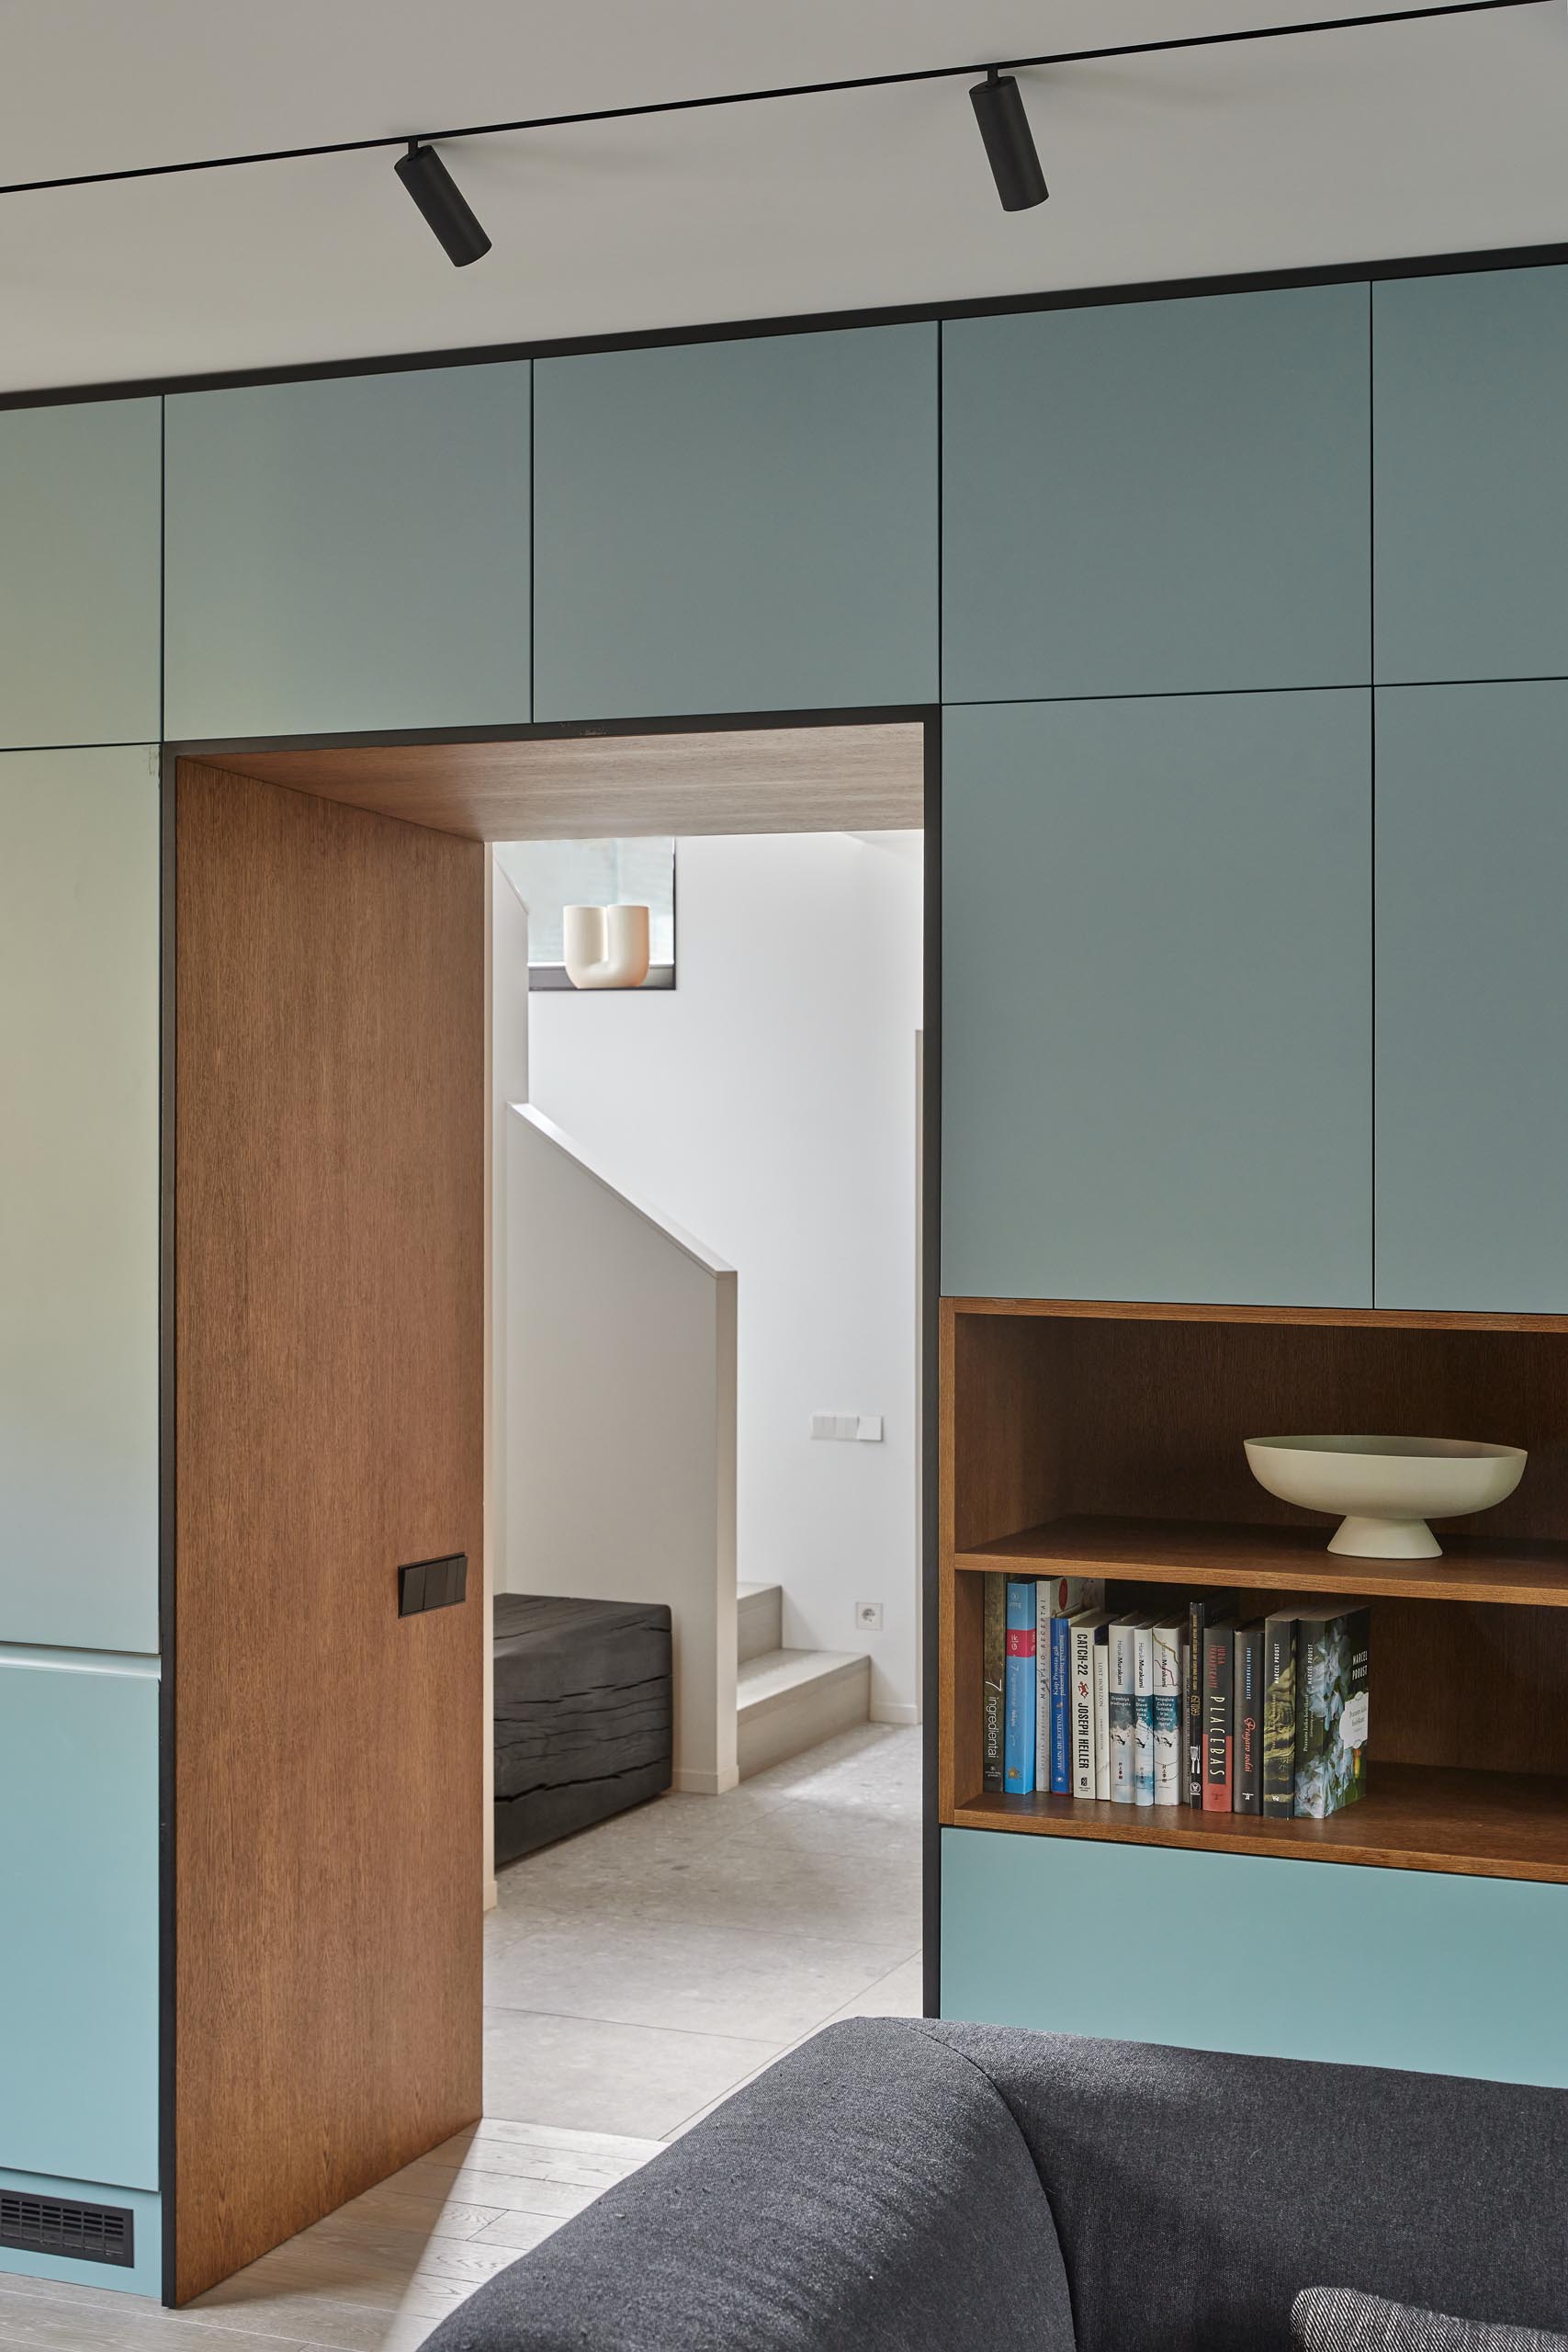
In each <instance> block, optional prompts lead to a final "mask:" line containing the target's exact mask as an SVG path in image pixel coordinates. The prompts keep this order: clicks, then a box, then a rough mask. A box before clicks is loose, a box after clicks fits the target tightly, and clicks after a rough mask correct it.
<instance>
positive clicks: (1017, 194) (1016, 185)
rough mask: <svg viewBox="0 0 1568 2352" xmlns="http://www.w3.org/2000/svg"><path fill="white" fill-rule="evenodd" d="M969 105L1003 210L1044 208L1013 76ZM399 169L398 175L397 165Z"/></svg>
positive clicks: (1000, 78) (995, 82) (996, 77)
mask: <svg viewBox="0 0 1568 2352" xmlns="http://www.w3.org/2000/svg"><path fill="white" fill-rule="evenodd" d="M969 103H970V105H971V106H972V107H974V109H975V119H976V122H977V123H978V124H979V126H980V136H981V138H982V139H983V140H984V141H985V142H986V160H987V163H988V164H990V167H991V177H992V178H993V179H994V180H995V181H996V184H997V194H998V196H999V197H1000V198H1001V200H1002V210H1003V211H1004V212H1027V211H1028V209H1029V208H1030V206H1031V205H1032V204H1043V203H1044V201H1045V198H1047V196H1049V194H1050V192H1051V191H1050V189H1049V188H1048V187H1046V185H1045V175H1044V173H1043V171H1042V170H1041V168H1040V158H1039V156H1038V155H1037V154H1036V153H1035V152H1034V136H1033V133H1032V131H1031V130H1030V128H1029V117H1028V116H1027V115H1026V114H1025V112H1024V110H1023V93H1022V92H1021V90H1020V88H1019V86H1018V84H1017V83H1016V82H1015V81H1014V80H1013V78H1012V75H1011V74H998V71H997V69H996V67H995V66H994V65H993V66H992V68H991V71H990V74H989V77H988V78H987V80H986V81H984V82H976V84H975V85H974V87H973V89H972V90H971V91H970V93H969ZM398 169H399V170H400V171H401V169H402V165H401V164H399V166H398Z"/></svg>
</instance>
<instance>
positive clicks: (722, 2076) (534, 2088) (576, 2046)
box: [464, 2009, 771, 2203]
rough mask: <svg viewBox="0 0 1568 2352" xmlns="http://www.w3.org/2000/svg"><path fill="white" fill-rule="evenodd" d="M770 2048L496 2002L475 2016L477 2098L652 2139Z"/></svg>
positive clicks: (499, 2107)
mask: <svg viewBox="0 0 1568 2352" xmlns="http://www.w3.org/2000/svg"><path fill="white" fill-rule="evenodd" d="M770 2054H771V2052H770V2050H769V2046H768V2044H767V2043H766V2042H761V2043H760V2042H756V2041H741V2040H739V2039H737V2038H734V2037H731V2036H726V2035H722V2034H710V2033H676V2032H671V2030H669V2029H668V2028H661V2027H653V2026H638V2025H609V2024H605V2023H604V2022H603V2021H602V2020H600V2019H598V2018H571V2017H536V2016H533V2015H531V2014H530V2013H529V2012H528V2011H526V2010H523V2009H498V2010H495V2011H493V2012H491V2015H490V2017H489V2018H487V2020H486V2026H485V2106H486V2109H488V2111H489V2112H490V2113H491V2115H502V2116H513V2117H515V2118H516V2119H517V2120H519V2121H521V2122H525V2123H553V2122H557V2121H561V2122H565V2121H567V2120H570V2121H572V2122H574V2123H581V2124H582V2125H584V2126H586V2127H588V2128H590V2129H592V2130H594V2131H628V2132H635V2133H637V2134H638V2135H639V2136H642V2137H645V2138H648V2139H650V2140H658V2139H662V2138H663V2136H664V2134H665V2132H666V2131H670V2130H671V2128H672V2126H673V2125H674V2124H676V2123H678V2122H679V2121H680V2120H681V2118H682V2115H687V2114H689V2113H690V2112H691V2109H692V2108H693V2107H694V2105H697V2104H699V2103H700V2102H701V2101H703V2100H704V2099H709V2098H717V2097H718V2096H719V2094H720V2093H721V2092H722V2091H725V2090H728V2088H729V2087H730V2086H731V2085H732V2084H735V2083H738V2082H739V2081H740V2080H741V2079H742V2077H743V2076H744V2075H748V2074H750V2072H751V2070H752V2068H753V2067H755V2066H756V2065H758V2064H760V2063H761V2061H762V2060H763V2059H765V2058H767V2057H768V2056H769V2055H770ZM468 2201H469V2200H468V2199H464V2202H465V2203H467V2202H468ZM474 2201H476V2202H479V2203H482V2202H483V2201H484V2200H483V2199H476V2200H474Z"/></svg>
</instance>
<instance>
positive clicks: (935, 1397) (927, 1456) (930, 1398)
mask: <svg viewBox="0 0 1568 2352" xmlns="http://www.w3.org/2000/svg"><path fill="white" fill-rule="evenodd" d="M946 342H947V329H946V327H945V326H944V325H943V323H942V321H941V320H940V319H939V320H938V322H937V330H936V670H937V696H938V701H937V707H936V709H935V710H934V711H933V712H932V714H931V717H930V718H928V719H927V721H926V734H925V798H926V837H925V843H924V879H925V935H924V939H923V942H922V948H923V963H924V982H923V1001H922V1007H921V1025H922V1027H923V1030H924V1033H925V1048H924V1054H923V1057H922V1063H921V1090H920V1093H921V1103H920V1110H921V1130H920V1157H921V1167H920V1188H921V1192H920V1196H921V1201H922V1204H923V1217H922V1224H921V1231H920V1256H921V1261H922V1262H921V1267H920V1281H921V1286H922V1287H921V1311H920V1489H921V1492H920V1590H921V1602H920V1610H921V1614H920V1626H921V1635H920V1639H921V1649H920V1666H921V1673H920V1722H921V1724H922V1725H923V1734H922V1738H921V1750H920V1766H921V1770H920V1784H921V1786H920V1975H921V2000H920V2006H921V2008H922V2009H923V2010H924V2012H925V2014H926V2016H927V2017H928V2018H938V2017H940V2016H941V2015H942V1825H941V1822H940V1821H939V1819H938V1817H937V1779H938V1766H937V1758H938V1752H939V1748H938V1743H939V1734H940V1730H941V1725H940V1723H939V1721H938V1717H939V1714H940V1711H941V1698H942V1676H941V1671H940V1668H941V1660H942V1611H941V1579H940V1566H939V1556H938V1548H937V1530H938V1527H939V1525H940V1523H941V1522H940V1497H939V1493H938V1486H939V1478H940V1469H941V1453H940V1447H941V1426H942V1424H941V1411H940V1397H939V1394H938V1386H937V1384H938V1379H939V1376H940V1371H941V1362H942V1343H941V1342H942V702H941V696H942V688H943V685H944V684H945V644H944V639H943V621H944V616H945V608H946V603H947V587H946V562H945V539H944V526H945V520H946V480H947V445H946V438H945V433H946V415H945V408H944V401H945V397H946V385H945V381H944V372H943V370H944V362H945V358H946Z"/></svg>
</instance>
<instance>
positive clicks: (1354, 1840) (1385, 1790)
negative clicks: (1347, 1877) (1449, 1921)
mask: <svg viewBox="0 0 1568 2352" xmlns="http://www.w3.org/2000/svg"><path fill="white" fill-rule="evenodd" d="M949 1820H950V1824H951V1826H953V1827H954V1828H958V1829H993V1830H994V1829H1010V1830H1021V1831H1023V1832H1025V1833H1026V1834H1032V1835H1033V1836H1036V1837H1045V1838H1099V1839H1102V1840H1108V1841H1110V1842H1111V1844H1120V1845H1133V1846H1173V1847H1180V1848H1183V1849H1186V1850H1187V1851H1189V1852H1193V1851H1207V1852H1210V1853H1216V1854H1271V1855H1276V1856H1280V1857H1282V1858H1283V1859H1285V1860H1294V1861H1314V1862H1359V1863H1371V1864H1373V1865H1375V1866H1377V1867H1380V1868H1382V1869H1385V1870H1404V1871H1450V1872H1455V1873H1459V1874H1461V1875H1465V1876H1471V1877H1481V1878H1523V1879H1542V1880H1547V1881H1550V1882H1551V1883H1553V1884H1568V1780H1563V1779H1559V1778H1555V1777H1552V1776H1551V1775H1548V1774H1545V1773H1538V1772H1529V1773H1512V1772H1468V1771H1460V1770H1443V1769H1440V1768H1428V1767H1424V1766H1414V1765H1407V1764H1380V1763H1377V1762H1376V1761H1374V1762H1373V1763H1372V1765H1371V1788H1370V1791H1369V1793H1368V1794H1367V1795H1366V1796H1365V1797H1363V1798H1362V1800H1361V1802H1360V1803H1359V1804H1353V1805H1348V1806H1347V1807H1346V1808H1345V1810H1344V1812H1343V1813H1336V1814H1331V1815H1329V1817H1328V1819H1327V1820H1326V1821H1277V1820H1268V1819H1264V1818H1263V1817H1261V1816H1260V1815H1257V1814H1235V1813H1207V1814H1205V1813H1194V1812H1191V1811H1190V1810H1189V1809H1188V1807H1186V1806H1185V1805H1158V1806H1142V1805H1139V1806H1135V1805H1127V1804H1100V1803H1098V1802H1097V1803H1093V1804H1091V1803H1089V1801H1088V1800H1087V1799H1086V1800H1079V1799H1077V1798H1074V1797H1051V1796H1032V1797H1007V1796H985V1795H981V1796H972V1797H970V1798H968V1799H966V1800H965V1802H964V1803H963V1804H959V1805H956V1806H955V1807H954V1808H953V1812H952V1814H951V1815H950V1816H949Z"/></svg>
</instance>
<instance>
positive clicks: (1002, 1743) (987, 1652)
mask: <svg viewBox="0 0 1568 2352" xmlns="http://www.w3.org/2000/svg"><path fill="white" fill-rule="evenodd" d="M1007 1611H1008V1589H1007V1578H1006V1577H995V1576H987V1578H986V1593H985V1624H984V1629H983V1633H982V1636H981V1643H982V1651H983V1660H984V1662H983V1666H982V1669H981V1670H982V1675H983V1678H984V1691H983V1694H982V1700H981V1711H980V1724H981V1739H982V1752H981V1762H982V1765H983V1768H984V1769H983V1770H982V1773H981V1783H980V1784H981V1786H982V1788H985V1789H987V1790H995V1791H996V1792H997V1794H998V1796H999V1795H1000V1794H1001V1792H1002V1790H1003V1789H1004V1788H1005V1787H1006V1786H1007V1780H1006V1760H1005V1759H1006V1748H1007V1729H1006V1726H1007V1695H1006V1690H1005V1684H1006V1680H1007V1654H1008V1635H1007V1623H1008V1614H1007Z"/></svg>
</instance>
